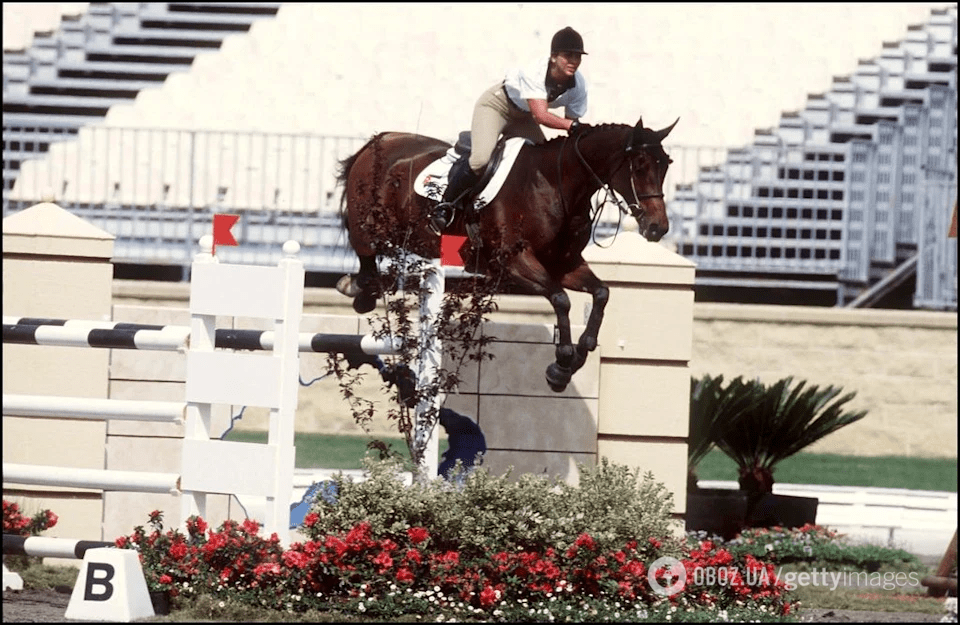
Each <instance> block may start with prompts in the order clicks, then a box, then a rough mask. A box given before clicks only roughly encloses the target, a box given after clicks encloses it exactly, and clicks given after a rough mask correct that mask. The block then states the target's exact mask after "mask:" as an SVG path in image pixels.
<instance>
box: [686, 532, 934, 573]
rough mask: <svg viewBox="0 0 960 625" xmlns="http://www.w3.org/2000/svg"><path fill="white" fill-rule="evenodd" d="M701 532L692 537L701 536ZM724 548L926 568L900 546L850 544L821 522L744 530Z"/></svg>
mask: <svg viewBox="0 0 960 625" xmlns="http://www.w3.org/2000/svg"><path fill="white" fill-rule="evenodd" d="M702 538H703V536H701V535H700V533H698V534H696V535H695V538H693V540H699V539H702ZM726 546H727V548H728V549H729V550H730V551H731V552H732V553H735V554H737V555H738V556H740V557H743V556H745V555H752V556H754V557H756V558H760V559H763V560H766V561H769V562H773V563H776V564H790V563H808V564H820V563H825V562H829V563H830V564H831V565H833V566H835V567H844V566H846V567H849V568H853V569H856V570H860V571H868V572H875V571H878V570H879V569H880V568H881V567H883V566H884V565H895V566H897V567H898V570H902V569H903V568H904V566H906V567H907V568H912V569H915V570H917V571H924V570H926V569H925V567H924V566H923V563H922V562H920V560H919V559H918V558H917V557H916V556H914V555H913V554H911V553H909V552H907V551H904V550H903V549H894V548H890V547H881V546H877V545H869V544H850V543H848V542H847V541H846V540H845V538H844V536H843V535H841V534H838V533H837V532H835V531H833V530H830V529H828V528H825V527H822V526H820V525H811V524H809V523H808V524H807V525H804V526H803V527H799V528H792V529H788V528H782V527H771V528H752V529H745V530H743V531H742V532H741V533H740V535H739V536H738V537H737V538H735V539H734V540H731V541H728V542H727V543H726Z"/></svg>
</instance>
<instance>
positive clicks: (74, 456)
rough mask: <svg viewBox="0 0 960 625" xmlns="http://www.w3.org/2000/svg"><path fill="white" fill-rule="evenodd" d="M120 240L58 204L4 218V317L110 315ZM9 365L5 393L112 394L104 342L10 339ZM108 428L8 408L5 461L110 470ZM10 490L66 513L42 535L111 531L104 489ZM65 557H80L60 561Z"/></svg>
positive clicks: (12, 495) (28, 509)
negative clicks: (106, 527)
mask: <svg viewBox="0 0 960 625" xmlns="http://www.w3.org/2000/svg"><path fill="white" fill-rule="evenodd" d="M113 240H114V237H113V235H111V234H110V233H108V232H104V231H103V230H100V229H99V228H96V227H95V226H92V225H90V224H89V223H87V222H85V221H83V220H82V219H80V218H79V217H76V216H75V215H73V214H71V213H69V212H67V211H65V210H63V209H62V208H60V207H59V206H57V205H55V204H50V203H42V204H37V205H35V206H32V207H30V208H27V209H25V210H23V211H20V212H19V213H15V214H13V215H10V216H9V217H7V218H5V219H4V220H3V314H4V316H12V317H47V318H56V319H89V320H104V321H106V320H110V306H111V300H112V285H113V264H112V263H111V259H112V257H113ZM3 365H4V368H3V392H4V393H12V394H29V395H56V396H66V397H91V398H106V397H107V396H108V391H109V389H108V381H107V375H108V370H109V350H106V349H89V348H80V347H53V346H33V345H4V346H3ZM105 437H106V424H105V423H104V422H93V421H90V422H88V421H72V420H66V419H28V418H19V417H7V416H5V417H3V460H4V462H12V463H22V464H41V465H54V466H65V467H77V468H92V469H103V468H104V454H105V447H104V446H105ZM3 492H4V497H5V498H7V499H11V500H14V501H18V502H19V503H21V504H23V507H24V508H25V510H24V513H25V514H32V513H35V512H37V511H38V510H40V509H50V510H52V511H53V512H54V513H56V514H57V515H58V516H59V517H60V520H59V522H58V523H57V525H56V526H55V527H54V528H52V529H51V530H48V531H47V532H45V533H44V536H49V537H64V538H79V539H84V540H101V539H102V538H103V536H102V530H101V520H102V500H101V495H100V493H99V491H90V490H82V489H70V488H55V487H39V486H38V487H32V486H31V487H22V486H15V487H11V488H8V487H7V486H6V485H4V489H3ZM37 492H43V493H44V494H43V495H42V496H39V497H38V496H35V494H36V493H37ZM48 493H49V494H48ZM28 494H29V495H30V496H27V495H28ZM67 562H70V563H73V564H77V563H78V561H72V560H63V561H62V562H60V561H58V563H60V564H63V563H67Z"/></svg>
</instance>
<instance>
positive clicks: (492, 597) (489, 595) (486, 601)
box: [480, 586, 497, 608]
mask: <svg viewBox="0 0 960 625" xmlns="http://www.w3.org/2000/svg"><path fill="white" fill-rule="evenodd" d="M496 601H497V591H496V590H494V589H493V588H491V587H490V586H484V588H483V590H481V591H480V605H482V606H483V607H485V608H487V607H490V606H492V605H493V604H494V603H496Z"/></svg>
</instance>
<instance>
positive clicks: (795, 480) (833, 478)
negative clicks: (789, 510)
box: [697, 449, 957, 493]
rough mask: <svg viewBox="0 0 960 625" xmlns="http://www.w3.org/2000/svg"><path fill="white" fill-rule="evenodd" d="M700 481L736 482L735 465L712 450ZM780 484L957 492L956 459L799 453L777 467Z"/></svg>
mask: <svg viewBox="0 0 960 625" xmlns="http://www.w3.org/2000/svg"><path fill="white" fill-rule="evenodd" d="M697 477H698V478H699V479H701V480H736V479H737V465H736V463H734V461H733V460H731V459H730V458H729V457H727V455H726V454H724V453H723V452H722V451H720V450H718V449H713V450H711V451H710V453H708V454H707V455H706V457H705V458H704V459H703V461H702V462H701V463H700V466H698V467H697ZM773 477H774V479H775V480H776V481H777V482H782V483H784V484H828V485H832V486H878V487H882V488H909V489H911V490H938V491H947V492H952V493H955V492H957V459H956V458H907V457H903V456H841V455H837V454H810V453H803V452H800V453H798V454H796V455H794V456H791V457H789V458H787V459H786V460H784V461H783V462H781V463H780V464H778V465H777V467H776V469H775V470H774V474H773Z"/></svg>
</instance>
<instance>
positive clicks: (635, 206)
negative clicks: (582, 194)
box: [557, 136, 663, 243]
mask: <svg viewBox="0 0 960 625" xmlns="http://www.w3.org/2000/svg"><path fill="white" fill-rule="evenodd" d="M580 138H581V136H577V137H575V138H574V140H573V151H574V153H575V154H576V155H577V158H578V159H579V160H580V164H581V165H583V166H584V168H586V170H587V171H588V172H590V175H591V176H593V179H594V181H595V182H596V183H597V185H598V186H599V187H600V189H603V190H604V195H605V198H604V200H603V201H602V202H600V203H598V205H597V207H596V209H595V210H594V211H593V214H592V215H590V221H591V222H592V224H593V226H592V228H591V229H592V230H593V231H594V234H595V233H596V225H597V222H598V221H599V219H600V208H601V207H602V206H603V205H604V204H606V203H607V202H608V201H610V200H609V198H611V197H612V198H613V199H614V201H615V202H616V204H617V208H618V209H620V220H618V222H617V232H620V225H621V223H622V222H623V218H624V217H625V216H627V215H630V216H631V217H633V218H634V219H639V218H640V216H641V215H642V209H641V207H640V200H645V199H649V198H656V197H660V198H662V197H663V193H662V192H661V193H644V194H638V193H637V187H636V185H635V184H634V181H633V173H634V165H633V159H630V158H625V159H624V160H625V161H627V162H628V163H629V165H630V191H631V192H632V193H633V199H634V202H633V203H627V204H626V206H624V202H623V201H621V200H620V197H619V195H618V194H617V193H616V192H615V191H614V190H613V187H611V186H610V183H608V182H604V181H603V180H601V179H600V176H598V175H597V172H595V171H594V170H593V168H592V167H590V164H589V163H588V162H587V159H585V158H584V156H583V154H582V153H581V152H580ZM654 145H655V144H652V143H644V144H641V145H638V146H627V148H626V149H625V150H624V153H625V154H626V155H629V154H630V152H632V151H633V150H634V149H635V148H639V149H645V148H649V147H654ZM560 156H561V157H562V156H563V150H561V151H560ZM560 161H561V158H558V159H557V173H558V174H559V173H560ZM621 167H623V161H621V162H620V164H619V165H618V166H617V167H616V168H615V169H614V170H613V172H611V176H612V175H613V174H615V173H616V172H617V170H618V169H620V168H621ZM558 179H559V176H558ZM560 204H561V206H562V205H563V194H562V193H561V194H560ZM594 242H595V243H596V241H594Z"/></svg>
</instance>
